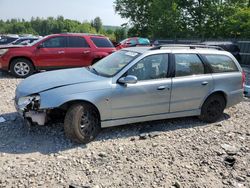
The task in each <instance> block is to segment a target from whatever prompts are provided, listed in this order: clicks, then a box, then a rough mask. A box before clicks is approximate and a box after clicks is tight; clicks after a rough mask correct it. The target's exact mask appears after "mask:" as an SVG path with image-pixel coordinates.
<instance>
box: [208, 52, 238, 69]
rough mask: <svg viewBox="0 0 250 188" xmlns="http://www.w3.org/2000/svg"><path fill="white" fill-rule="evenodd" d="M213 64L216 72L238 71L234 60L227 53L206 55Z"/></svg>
mask: <svg viewBox="0 0 250 188" xmlns="http://www.w3.org/2000/svg"><path fill="white" fill-rule="evenodd" d="M204 56H205V57H206V59H207V61H208V63H209V64H210V65H211V67H212V70H213V72H214V73H223V72H237V71H239V69H238V67H237V66H236V65H235V63H234V61H233V60H232V59H231V58H230V57H228V56H225V55H204Z"/></svg>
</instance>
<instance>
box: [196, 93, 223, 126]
mask: <svg viewBox="0 0 250 188" xmlns="http://www.w3.org/2000/svg"><path fill="white" fill-rule="evenodd" d="M225 107H226V101H225V99H224V97H223V96H221V95H212V96H210V97H208V98H207V100H206V101H205V102H204V104H203V105H202V108H201V115H200V116H199V118H200V119H201V120H203V121H205V122H209V123H214V122H216V121H217V120H218V119H219V118H220V117H221V116H222V114H223V111H224V109H225Z"/></svg>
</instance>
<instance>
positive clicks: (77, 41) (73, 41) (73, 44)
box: [68, 37, 89, 48]
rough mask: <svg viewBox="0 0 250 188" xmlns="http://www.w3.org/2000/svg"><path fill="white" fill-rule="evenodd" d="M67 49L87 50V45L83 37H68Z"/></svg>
mask: <svg viewBox="0 0 250 188" xmlns="http://www.w3.org/2000/svg"><path fill="white" fill-rule="evenodd" d="M68 47H69V48H88V47H89V44H88V43H87V41H86V40H85V39H84V38H83V37H68Z"/></svg>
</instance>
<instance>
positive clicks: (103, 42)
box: [90, 37, 114, 48]
mask: <svg viewBox="0 0 250 188" xmlns="http://www.w3.org/2000/svg"><path fill="white" fill-rule="evenodd" d="M90 39H91V40H92V42H93V43H94V44H95V45H96V47H98V48H114V45H113V44H112V42H110V40H108V39H107V38H97V37H90Z"/></svg>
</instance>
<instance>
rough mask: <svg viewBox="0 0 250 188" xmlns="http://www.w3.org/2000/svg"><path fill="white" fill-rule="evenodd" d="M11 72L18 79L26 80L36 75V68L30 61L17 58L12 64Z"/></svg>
mask: <svg viewBox="0 0 250 188" xmlns="http://www.w3.org/2000/svg"><path fill="white" fill-rule="evenodd" d="M10 72H11V73H12V74H13V75H14V76H15V77H17V78H26V77H28V76H30V75H31V74H33V73H34V66H33V64H32V63H31V62H30V61H29V60H28V59H25V58H17V59H14V60H13V61H12V62H11V64H10Z"/></svg>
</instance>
